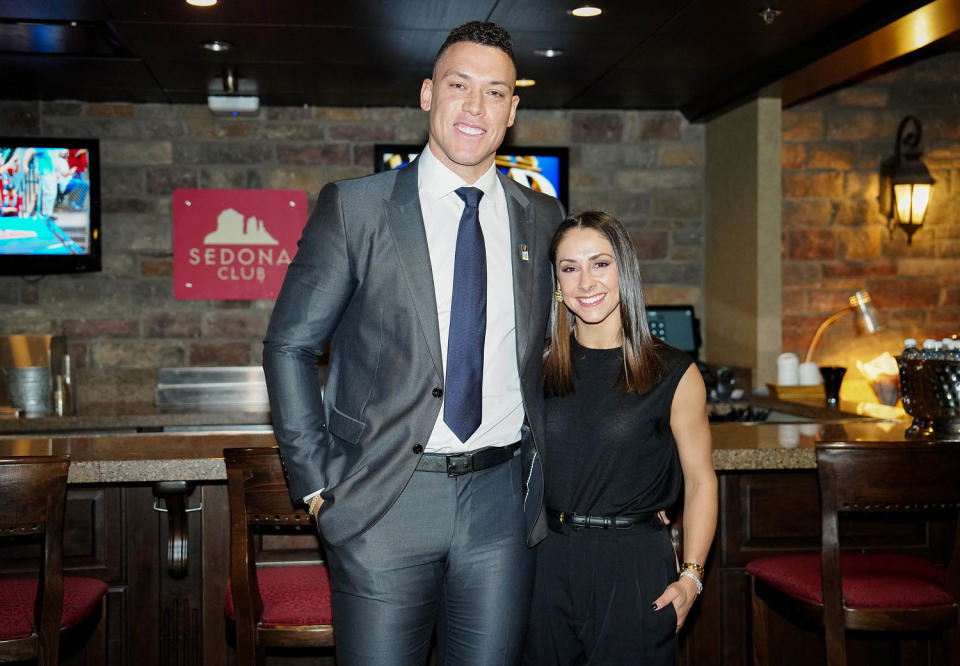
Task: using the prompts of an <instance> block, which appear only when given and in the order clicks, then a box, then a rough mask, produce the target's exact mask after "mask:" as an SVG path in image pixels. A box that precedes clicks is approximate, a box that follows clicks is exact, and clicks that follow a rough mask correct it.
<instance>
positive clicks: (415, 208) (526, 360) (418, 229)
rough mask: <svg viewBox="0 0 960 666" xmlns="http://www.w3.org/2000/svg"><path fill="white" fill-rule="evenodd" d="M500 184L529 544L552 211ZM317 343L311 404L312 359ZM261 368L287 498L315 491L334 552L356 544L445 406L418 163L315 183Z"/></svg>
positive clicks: (537, 522)
mask: <svg viewBox="0 0 960 666" xmlns="http://www.w3.org/2000/svg"><path fill="white" fill-rule="evenodd" d="M500 180H501V183H502V184H503V189H504V191H505V193H506V199H507V208H508V210H509V217H510V239H511V245H512V247H511V255H512V257H513V283H514V305H515V312H516V326H517V364H518V368H519V371H520V382H521V387H522V391H523V400H524V407H525V412H526V420H525V424H524V427H523V430H524V436H523V442H524V446H523V454H524V470H525V472H524V473H525V475H526V477H527V486H528V493H527V497H526V499H525V502H524V509H525V512H526V514H527V523H528V543H529V544H531V545H533V544H534V543H536V542H538V541H539V540H540V539H542V538H543V536H544V534H545V532H546V526H545V521H544V517H543V507H542V501H543V475H542V469H543V468H542V459H543V455H544V441H543V440H544V414H543V382H542V379H541V376H542V375H541V372H542V370H541V359H542V352H543V343H544V338H545V336H546V326H547V315H548V311H549V307H550V299H551V297H552V279H551V272H550V265H549V259H548V257H547V253H548V251H549V243H550V238H551V235H552V234H553V231H554V229H555V228H556V226H557V224H558V223H559V222H560V220H561V219H562V217H563V208H562V206H561V205H560V204H559V202H558V201H557V200H556V199H554V198H552V197H548V196H546V195H543V194H540V193H538V192H534V191H532V190H529V189H527V188H524V187H521V186H520V185H518V184H517V183H515V182H514V181H512V180H509V179H508V178H506V177H503V176H501V178H500ZM521 245H525V246H526V252H527V254H528V256H529V258H528V259H526V260H524V259H523V258H522V257H521V247H520V246H521ZM491 297H496V295H491ZM328 343H329V344H330V366H329V372H328V376H327V382H326V387H325V390H324V393H323V397H321V391H320V385H319V382H318V378H317V357H318V356H320V355H321V354H322V353H323V352H324V351H325V350H326V348H327V345H328ZM263 367H264V370H265V372H266V377H267V387H268V389H269V393H270V407H271V410H272V412H273V426H274V432H275V434H276V437H277V442H278V443H279V445H280V453H281V456H282V458H283V461H284V466H285V469H286V470H287V478H288V480H289V484H290V491H291V494H292V495H293V497H294V498H295V499H299V498H301V497H303V496H305V495H307V494H309V493H312V492H314V491H316V490H317V489H319V488H324V489H325V490H324V492H323V498H324V504H323V506H322V508H321V509H320V514H319V516H318V519H317V522H318V525H319V527H320V531H321V533H322V534H323V537H324V539H326V540H327V541H328V542H329V543H331V544H334V545H336V544H340V543H343V542H345V541H347V540H349V539H351V538H352V537H355V536H357V535H358V534H360V533H361V532H363V531H364V530H366V529H367V528H368V527H370V526H371V525H373V524H374V523H375V522H376V521H377V520H378V519H379V518H380V517H381V516H383V515H384V514H385V513H386V511H387V510H388V509H389V508H390V506H391V505H392V504H393V503H394V501H395V500H396V499H397V497H398V496H399V495H400V492H401V491H402V490H403V488H404V486H405V485H406V483H407V481H408V480H409V479H410V477H411V475H412V474H413V472H414V470H415V469H416V466H417V462H418V461H419V458H420V454H421V453H420V452H422V450H423V449H422V447H423V445H426V443H427V439H428V438H429V436H430V433H431V431H432V429H433V426H434V424H435V422H436V419H437V415H438V413H439V410H440V406H441V402H442V401H441V400H440V399H439V396H440V395H442V393H441V391H442V390H443V385H444V369H443V363H442V357H441V352H440V335H439V325H438V322H437V308H436V299H435V296H434V285H433V274H432V272H431V268H430V256H429V252H428V250H427V238H426V234H425V232H424V226H423V216H422V214H421V210H420V198H419V195H418V192H417V165H416V163H414V164H411V165H409V166H407V167H404V168H402V169H398V170H395V171H388V172H384V173H380V174H376V175H373V176H368V177H365V178H358V179H354V180H346V181H340V182H337V183H331V184H329V185H327V186H325V187H324V188H323V191H321V193H320V196H319V199H318V200H317V205H316V208H315V209H314V212H313V214H312V215H311V217H310V220H309V221H308V222H307V225H306V227H305V228H304V231H303V236H302V238H301V239H300V243H299V250H298V251H297V254H296V257H295V258H294V260H293V262H292V263H291V264H290V267H289V270H288V271H287V276H286V279H285V280H284V283H283V288H282V289H281V291H280V295H279V296H278V297H277V302H276V305H275V307H274V311H273V316H272V317H271V319H270V326H269V328H268V330H267V336H266V339H265V340H264V354H263ZM437 389H439V391H438V390H437Z"/></svg>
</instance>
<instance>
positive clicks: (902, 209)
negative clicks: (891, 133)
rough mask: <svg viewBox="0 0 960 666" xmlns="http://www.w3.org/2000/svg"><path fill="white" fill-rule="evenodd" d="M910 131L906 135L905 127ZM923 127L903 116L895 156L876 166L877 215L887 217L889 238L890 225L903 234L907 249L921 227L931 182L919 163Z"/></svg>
mask: <svg viewBox="0 0 960 666" xmlns="http://www.w3.org/2000/svg"><path fill="white" fill-rule="evenodd" d="M909 125H912V126H913V128H912V130H910V131H907V127H908V126H909ZM922 136H923V126H922V125H921V124H920V121H919V120H917V119H916V118H915V117H913V116H907V117H906V118H904V119H903V120H902V121H901V122H900V128H899V129H897V143H896V146H895V149H896V154H895V155H894V156H893V157H888V158H887V159H885V160H884V161H883V163H882V164H881V165H880V193H879V195H878V197H877V201H878V202H879V203H880V212H881V213H884V214H885V215H886V216H887V230H888V231H889V232H890V236H891V238H892V237H893V221H894V219H896V221H897V224H898V225H899V226H900V228H901V229H903V231H904V232H905V233H906V234H907V245H910V242H911V240H912V239H913V234H914V233H916V231H917V230H918V229H919V228H920V227H921V225H922V224H923V218H924V216H926V214H927V205H928V204H929V203H930V193H931V190H932V189H933V183H934V182H935V181H934V179H933V177H932V176H931V175H930V172H929V171H928V170H927V167H926V165H925V164H924V163H923V162H922V161H921V160H920V155H921V154H922V153H921V151H920V139H921V138H922Z"/></svg>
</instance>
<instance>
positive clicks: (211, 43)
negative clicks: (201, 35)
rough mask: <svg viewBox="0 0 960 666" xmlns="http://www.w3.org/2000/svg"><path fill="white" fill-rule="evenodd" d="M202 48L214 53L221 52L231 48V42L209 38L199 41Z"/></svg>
mask: <svg viewBox="0 0 960 666" xmlns="http://www.w3.org/2000/svg"><path fill="white" fill-rule="evenodd" d="M201 44H202V45H203V48H205V49H206V50H208V51H213V52H214V53H221V52H223V51H229V50H230V49H232V48H233V44H231V43H230V42H225V41H223V40H220V39H211V40H208V41H206V42H201Z"/></svg>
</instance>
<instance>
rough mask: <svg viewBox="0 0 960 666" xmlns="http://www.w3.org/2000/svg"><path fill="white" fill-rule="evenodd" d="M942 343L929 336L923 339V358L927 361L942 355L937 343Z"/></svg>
mask: <svg viewBox="0 0 960 666" xmlns="http://www.w3.org/2000/svg"><path fill="white" fill-rule="evenodd" d="M938 344H940V343H938V342H937V341H936V340H933V339H931V338H927V339H926V340H924V341H923V351H922V352H921V358H923V360H925V361H935V360H937V359H938V358H939V357H940V354H939V353H938V352H937V345H938Z"/></svg>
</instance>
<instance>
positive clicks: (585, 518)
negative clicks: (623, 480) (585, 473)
mask: <svg viewBox="0 0 960 666" xmlns="http://www.w3.org/2000/svg"><path fill="white" fill-rule="evenodd" d="M547 520H548V522H549V524H550V527H553V528H557V527H561V526H563V525H567V526H569V527H593V528H600V529H606V530H608V529H611V528H612V529H616V530H629V529H631V528H632V527H634V526H636V525H642V524H644V523H649V524H651V525H653V526H660V527H663V523H662V522H661V521H660V517H659V516H658V515H657V513H656V512H655V511H648V512H646V513H641V514H639V515H636V516H629V517H627V516H590V515H582V514H578V513H573V512H571V511H557V510H556V509H547Z"/></svg>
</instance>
